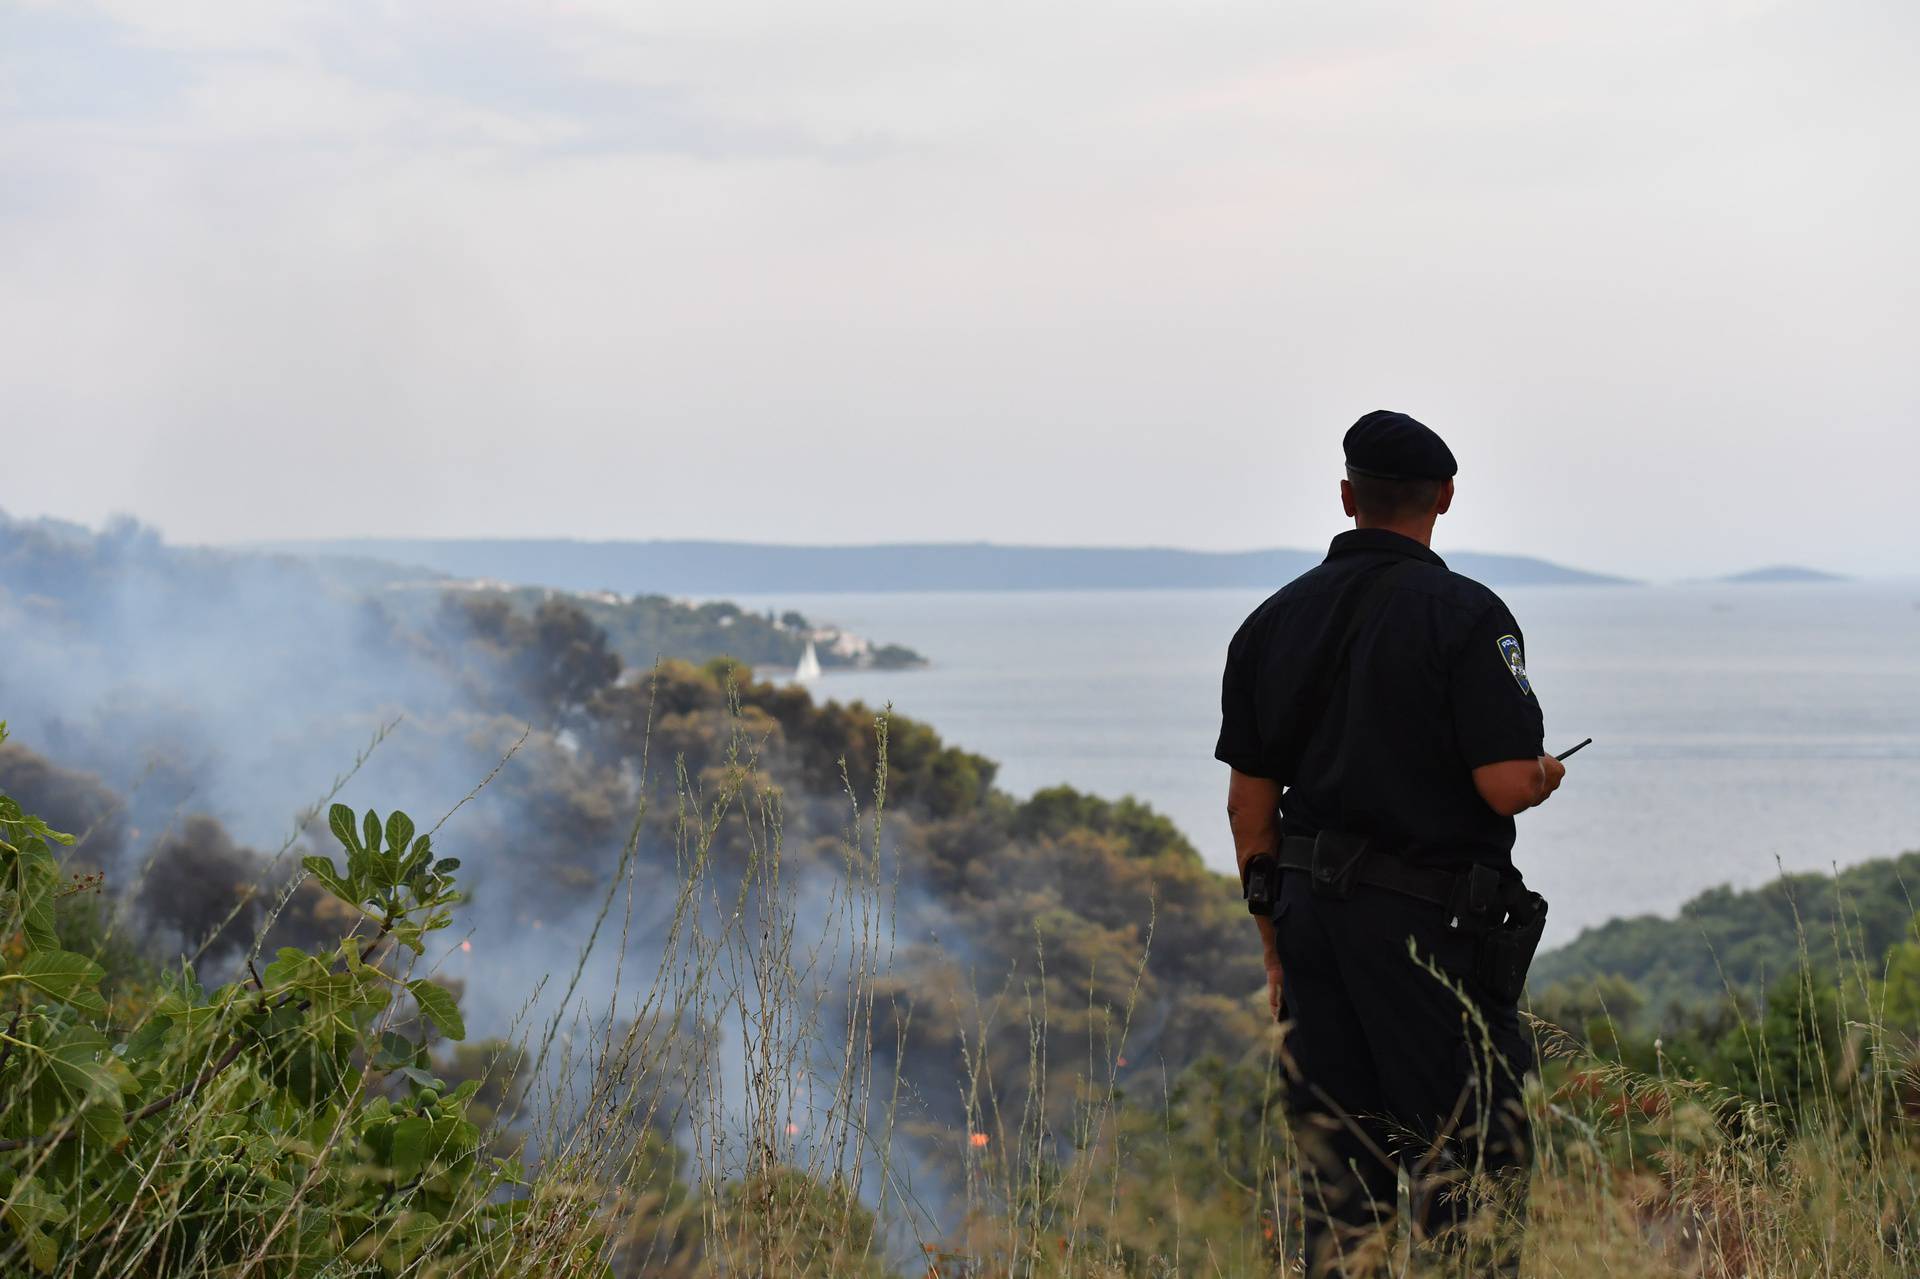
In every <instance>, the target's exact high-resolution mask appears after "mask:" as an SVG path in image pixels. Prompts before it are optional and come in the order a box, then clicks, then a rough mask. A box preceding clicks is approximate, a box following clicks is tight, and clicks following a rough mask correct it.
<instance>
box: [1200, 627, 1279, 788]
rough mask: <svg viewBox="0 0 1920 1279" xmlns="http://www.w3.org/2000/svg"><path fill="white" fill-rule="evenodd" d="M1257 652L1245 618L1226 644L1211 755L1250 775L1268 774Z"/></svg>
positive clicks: (1252, 628) (1253, 636) (1252, 634)
mask: <svg viewBox="0 0 1920 1279" xmlns="http://www.w3.org/2000/svg"><path fill="white" fill-rule="evenodd" d="M1259 656H1260V655H1259V653H1258V652H1257V651H1256V643H1255V632H1254V625H1253V619H1252V618H1248V619H1247V621H1246V622H1245V623H1244V624H1242V625H1241V627H1240V629H1239V631H1238V632H1237V633H1235V635H1234V637H1233V642H1232V643H1231V644H1229V645H1227V669H1226V673H1225V674H1224V675H1223V676H1222V677H1221V680H1220V740H1219V741H1218V742H1217V743H1216V744H1215V745H1214V748H1213V757H1214V758H1215V759H1217V760H1219V761H1221V762H1222V763H1224V764H1226V765H1227V766H1228V767H1230V768H1232V769H1234V770H1235V771H1236V772H1241V773H1246V774H1247V775H1248V776H1250V777H1267V776H1269V775H1270V773H1269V770H1268V765H1267V763H1266V752H1265V750H1263V749H1262V745H1261V741H1260V718H1259V714H1258V711H1257V698H1258V688H1257V686H1256V682H1257V679H1258V661H1259Z"/></svg>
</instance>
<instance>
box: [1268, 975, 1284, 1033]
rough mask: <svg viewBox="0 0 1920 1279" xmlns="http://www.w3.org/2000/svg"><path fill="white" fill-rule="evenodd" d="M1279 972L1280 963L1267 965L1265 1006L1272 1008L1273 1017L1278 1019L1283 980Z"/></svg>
mask: <svg viewBox="0 0 1920 1279" xmlns="http://www.w3.org/2000/svg"><path fill="white" fill-rule="evenodd" d="M1285 980H1286V979H1285V978H1284V977H1283V976H1282V975H1281V973H1280V965H1278V964H1268V965H1267V1007H1269V1008H1271V1009H1272V1010H1273V1019H1274V1020H1275V1021H1279V1020H1280V988H1281V986H1282V985H1283V984H1284V982H1285Z"/></svg>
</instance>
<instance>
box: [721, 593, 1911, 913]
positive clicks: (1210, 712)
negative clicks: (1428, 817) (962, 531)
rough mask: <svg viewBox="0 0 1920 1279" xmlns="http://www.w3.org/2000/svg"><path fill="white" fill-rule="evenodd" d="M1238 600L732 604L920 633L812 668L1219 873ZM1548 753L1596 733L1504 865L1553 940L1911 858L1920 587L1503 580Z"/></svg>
mask: <svg viewBox="0 0 1920 1279" xmlns="http://www.w3.org/2000/svg"><path fill="white" fill-rule="evenodd" d="M1261 595H1262V593H1261V592H1250V591H1117V592H1076V593H1066V594H1058V595H1045V594H1029V593H1006V594H926V595H900V594H871V595H868V594H836V595H788V596H779V597H772V596H766V597H755V598H752V599H742V600H741V601H740V602H741V603H742V604H743V605H749V604H750V605H752V606H757V607H762V608H764V607H768V606H772V607H776V608H798V609H800V610H801V611H802V612H804V613H806V614H807V615H808V616H809V617H814V618H819V619H823V620H826V619H831V620H832V621H835V622H839V623H841V624H843V625H846V626H848V627H851V628H852V629H854V630H856V631H858V632H860V633H862V634H866V635H869V636H872V637H874V638H876V639H883V640H891V641H897V642H900V643H904V644H909V645H912V646H913V647H914V648H917V649H919V650H920V651H921V652H922V653H925V654H927V655H928V656H929V657H931V658H932V659H933V665H932V666H931V667H930V668H928V669H925V670H917V671H906V672H850V673H840V674H828V675H827V676H826V677H825V678H823V679H822V680H821V681H820V682H819V683H818V685H816V691H817V695H819V696H822V697H831V698H836V699H839V700H851V699H855V698H859V699H863V700H865V701H868V702H871V703H874V704H879V703H882V702H887V701H891V702H892V703H893V704H894V706H895V708H896V709H897V710H898V711H899V713H901V714H904V715H911V716H914V717H915V718H919V719H924V720H926V721H928V722H929V723H931V724H932V725H933V726H934V727H935V728H936V729H938V730H939V732H940V733H941V734H942V735H943V736H944V737H945V738H946V739H947V740H948V741H950V742H954V743H957V744H960V745H963V746H965V747H968V748H969V749H972V750H977V751H979V752H981V753H983V754H985V755H988V756H990V757H992V758H994V759H997V760H999V761H1000V764H1001V774H1000V780H1001V783H1002V784H1003V785H1004V786H1006V787H1007V788H1008V789H1009V790H1012V791H1014V792H1015V793H1018V794H1026V793H1028V792H1031V791H1032V790H1033V789H1035V788H1036V787H1040V786H1045V785H1050V784H1052V783H1055V782H1069V783H1072V784H1073V785H1075V786H1078V787H1080V788H1082V789H1085V790H1090V791H1094V792H1096V793H1099V794H1104V795H1112V796H1117V795H1122V794H1129V793H1131V794H1134V795H1138V796H1140V797H1142V798H1143V799H1145V800H1147V801H1148V802H1150V803H1152V804H1153V805H1154V807H1156V808H1158V809H1160V810H1161V811H1163V812H1166V813H1168V814H1170V815H1171V816H1172V817H1173V819H1174V820H1175V821H1176V822H1178V823H1179V825H1180V826H1181V828H1182V829H1183V830H1185V831H1186V832H1187V834H1188V835H1189V836H1190V837H1191V838H1192V839H1193V841H1194V843H1195V844H1196V845H1198V846H1199V848H1200V849H1201V850H1202V852H1203V853H1204V854H1205V856H1206V858H1207V860H1208V861H1209V862H1211V863H1213V864H1214V865H1216V866H1219V867H1222V868H1229V867H1231V866H1232V863H1233V850H1232V846H1231V843H1230V842H1229V840H1228V838H1227V834H1226V822H1225V818H1224V816H1223V803H1224V797H1225V792H1226V768H1225V766H1224V765H1222V764H1218V763H1216V762H1215V761H1214V760H1213V758H1212V751H1213V737H1214V733H1215V730H1216V729H1217V727H1218V720H1217V715H1218V705H1219V703H1218V698H1219V691H1218V680H1219V674H1220V662H1221V659H1222V656H1223V654H1224V652H1225V648H1226V642H1227V639H1228V638H1229V637H1230V636H1231V635H1232V633H1233V631H1234V629H1235V627H1236V626H1237V625H1238V624H1239V622H1240V619H1241V618H1242V617H1244V616H1245V615H1246V613H1247V612H1248V611H1249V610H1250V609H1251V608H1252V607H1253V606H1254V605H1255V604H1257V603H1258V602H1259V599H1260V598H1261ZM1503 595H1504V596H1505V598H1506V600H1507V602H1508V603H1509V604H1510V605H1511V606H1512V608H1513V610H1514V612H1515V614H1516V615H1517V616H1518V617H1519V618H1520V622H1521V625H1522V626H1523V627H1524V628H1525V629H1526V635H1527V666H1528V670H1529V672H1530V674H1531V676H1532V679H1533V683H1534V687H1535V689H1536V690H1537V691H1538V692H1539V695H1540V698H1541V701H1542V703H1543V706H1544V708H1545V710H1546V717H1547V739H1548V740H1547V744H1548V748H1549V749H1555V750H1557V749H1564V748H1565V747H1567V746H1570V745H1572V744H1573V743H1574V742H1576V741H1578V740H1580V739H1581V738H1582V737H1587V736H1591V737H1593V738H1594V739H1595V743H1594V745H1592V746H1590V747H1588V748H1587V749H1586V750H1585V751H1583V752H1581V754H1580V755H1579V756H1577V757H1576V758H1575V759H1573V760H1572V761H1570V762H1569V765H1568V768H1569V776H1568V778H1567V783H1566V785H1565V786H1564V787H1563V788H1562V790H1561V791H1560V793H1559V794H1558V795H1557V796H1555V798H1554V799H1553V800H1552V801H1551V802H1549V803H1548V804H1547V805H1546V806H1545V807H1543V808H1540V809H1537V810H1535V811H1533V812H1531V813H1528V814H1526V815H1524V816H1522V817H1521V819H1520V844H1519V847H1518V848H1517V850H1516V854H1515V855H1516V858H1517V859H1518V861H1519V864H1520V865H1521V867H1522V868H1523V869H1524V870H1525V871H1526V874H1527V877H1528V879H1529V880H1530V881H1531V882H1532V883H1533V884H1534V885H1535V886H1536V887H1537V888H1539V889H1540V890H1541V891H1542V892H1544V893H1546V894H1547V896H1548V897H1549V898H1550V899H1551V900H1552V902H1553V924H1554V926H1553V931H1552V934H1551V938H1550V939H1551V940H1567V939H1568V938H1570V937H1571V936H1572V935H1573V933H1574V932H1575V931H1576V930H1577V929H1578V928H1579V927H1581V926H1583V925H1586V924H1592V923H1598V922H1600V921H1603V920H1605V919H1607V918H1610V917H1612V916H1614V915H1619V914H1629V913H1638V912H1645V911H1659V912H1670V911H1671V910H1672V909H1673V908H1674V907H1676V906H1678V905H1679V904H1680V903H1681V902H1682V901H1684V900H1685V899H1686V898H1687V897H1689V896H1691V895H1692V894H1694V893H1696V892H1698V891H1700V890H1701V889H1703V888H1707V887H1710V886H1712V885H1714V884H1719V883H1726V882H1732V883H1735V884H1740V885H1748V884H1753V883H1756V882H1758V881H1761V880H1764V879H1767V878H1769V877H1770V876H1772V875H1774V874H1775V873H1777V871H1778V868H1779V867H1781V866H1784V867H1786V868H1787V869H1789V870H1817V869H1825V868H1828V867H1831V866H1833V865H1835V864H1841V865H1844V864H1847V863H1850V862H1854V861H1859V860H1862V859H1864V858H1868V857H1879V856H1886V855H1889V854H1892V853H1896V852H1900V851H1902V850H1905V849H1910V848H1920V583H1896V584H1872V585H1862V584H1834V585H1808V586H1741V587H1734V586H1675V587H1617V588H1594V587H1585V588H1582V587H1533V588H1525V587H1516V588H1512V589H1509V590H1507V591H1505V592H1503Z"/></svg>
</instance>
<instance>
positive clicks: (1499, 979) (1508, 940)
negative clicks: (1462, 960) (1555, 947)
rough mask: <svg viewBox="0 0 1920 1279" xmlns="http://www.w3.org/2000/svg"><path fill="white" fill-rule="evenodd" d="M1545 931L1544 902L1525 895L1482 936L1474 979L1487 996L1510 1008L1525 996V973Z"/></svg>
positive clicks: (1545, 907) (1530, 894)
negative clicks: (1508, 1005)
mask: <svg viewBox="0 0 1920 1279" xmlns="http://www.w3.org/2000/svg"><path fill="white" fill-rule="evenodd" d="M1546 929H1547V899H1546V898H1544V897H1542V896H1541V895H1540V894H1539V893H1536V892H1531V891H1527V892H1523V893H1522V894H1521V895H1520V898H1519V900H1518V901H1516V902H1515V903H1514V904H1513V905H1512V906H1510V907H1508V909H1507V912H1506V918H1505V919H1503V920H1502V921H1501V922H1500V923H1498V924H1495V925H1494V926H1493V927H1492V928H1489V929H1488V930H1487V931H1486V932H1485V933H1483V934H1481V936H1480V940H1479V944H1478V946H1477V947H1476V948H1475V953H1474V970H1475V971H1474V976H1475V977H1476V978H1477V980H1478V982H1479V985H1480V987H1481V989H1482V990H1483V991H1484V992H1485V993H1486V994H1487V995H1489V996H1491V997H1492V998H1494V999H1496V1000H1498V1001H1499V1002H1501V1003H1503V1004H1510V1003H1513V1002H1515V1001H1517V1000H1518V999H1519V998H1520V996H1521V995H1523V994H1525V993H1526V989H1527V969H1528V968H1530V967H1532V965H1533V954H1534V952H1535V951H1537V950H1539V949H1540V937H1541V934H1543V933H1544V932H1546Z"/></svg>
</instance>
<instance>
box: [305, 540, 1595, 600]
mask: <svg viewBox="0 0 1920 1279" xmlns="http://www.w3.org/2000/svg"><path fill="white" fill-rule="evenodd" d="M268 549H272V550H277V551H283V552H292V553H295V554H300V555H328V556H351V557H356V558H359V559H362V560H366V559H375V560H385V561H390V562H396V563H402V564H417V565H420V566H422V567H423V568H426V569H430V570H432V571H435V572H439V573H447V574H452V575H453V576H455V577H461V578H487V579H493V580H497V581H507V582H516V583H536V582H537V583H540V584H541V585H543V586H547V587H551V588H557V589H560V590H567V591H609V590H610V591H617V592H621V593H624V594H632V593H647V594H660V595H676V596H723V595H727V596H730V595H770V594H779V593H802V592H805V593H815V592H817V593H832V592H842V591H1075V590H1188V589H1201V588H1208V587H1213V588H1219V587H1229V588H1248V589H1260V588H1263V587H1264V588H1269V589H1278V588H1279V587H1280V586H1282V585H1284V584H1286V583H1287V582H1289V581H1291V580H1292V579H1293V578H1295V577H1298V576H1299V575H1300V574H1301V573H1303V572H1305V571H1306V570H1307V569H1309V568H1311V567H1312V566H1313V565H1315V564H1317V563H1319V562H1320V560H1321V558H1322V552H1320V551H1306V550H1267V551H1184V550H1173V549H1168V548H1160V547H1053V546H1002V545H998V544H995V543H991V542H972V543H919V544H912V543H905V544H898V545H878V546H776V545H765V544H757V543H751V542H692V541H646V542H584V541H573V540H567V539H560V538H551V539H494V538H475V539H426V538H418V539H415V538H396V539H351V540H336V541H309V542H279V543H274V544H272V546H271V547H270V548H268ZM1446 559H1447V563H1448V564H1449V565H1450V566H1451V567H1453V568H1455V569H1457V570H1459V571H1460V572H1462V573H1465V574H1466V575H1467V576H1469V577H1473V578H1477V579H1479V580H1480V581H1482V582H1485V583H1487V584H1488V585H1489V586H1536V585H1538V586H1549V585H1551V586H1597V585H1615V584H1622V583H1625V582H1627V581H1628V579H1626V578H1621V577H1611V576H1608V575H1605V574H1601V573H1589V572H1585V571H1583V570H1580V569H1573V568H1566V567H1563V566H1561V565H1558V564H1551V563H1548V562H1547V561H1545V560H1539V559H1532V558H1530V557H1527V556H1523V555H1489V554H1483V553H1479V552H1474V551H1458V552H1451V553H1448V554H1447V555H1446Z"/></svg>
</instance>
